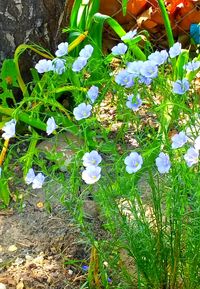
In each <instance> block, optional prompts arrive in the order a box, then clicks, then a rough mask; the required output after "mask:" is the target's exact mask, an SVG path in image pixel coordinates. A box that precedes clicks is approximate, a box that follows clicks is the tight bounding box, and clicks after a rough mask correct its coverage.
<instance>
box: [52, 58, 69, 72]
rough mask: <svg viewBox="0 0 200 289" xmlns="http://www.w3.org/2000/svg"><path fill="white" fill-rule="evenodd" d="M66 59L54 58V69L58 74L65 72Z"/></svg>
mask: <svg viewBox="0 0 200 289" xmlns="http://www.w3.org/2000/svg"><path fill="white" fill-rule="evenodd" d="M65 63H66V60H65V59H60V58H54V59H53V60H52V66H53V71H54V72H56V73H57V74H63V73H64V72H65V69H66V68H65Z"/></svg>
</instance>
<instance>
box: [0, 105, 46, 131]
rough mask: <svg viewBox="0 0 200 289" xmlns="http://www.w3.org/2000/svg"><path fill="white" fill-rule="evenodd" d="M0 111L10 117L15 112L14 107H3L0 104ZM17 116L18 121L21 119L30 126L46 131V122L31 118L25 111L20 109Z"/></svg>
mask: <svg viewBox="0 0 200 289" xmlns="http://www.w3.org/2000/svg"><path fill="white" fill-rule="evenodd" d="M0 113H2V114H5V115H8V116H11V117H12V116H13V115H14V113H15V109H12V108H7V107H6V108H5V107H2V106H0ZM17 118H18V119H19V120H20V121H23V122H25V123H27V124H28V125H31V126H33V127H35V128H38V129H40V130H43V131H46V124H45V123H44V122H42V121H41V120H39V119H33V118H31V117H30V115H29V114H27V113H25V112H21V111H20V112H19V113H18V114H17Z"/></svg>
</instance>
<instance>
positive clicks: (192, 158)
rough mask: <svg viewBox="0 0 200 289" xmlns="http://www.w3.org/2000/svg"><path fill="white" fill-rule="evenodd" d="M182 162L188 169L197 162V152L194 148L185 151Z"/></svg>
mask: <svg viewBox="0 0 200 289" xmlns="http://www.w3.org/2000/svg"><path fill="white" fill-rule="evenodd" d="M184 160H185V161H186V163H187V166H188V167H189V168H190V167H191V166H193V165H195V164H197V163H198V161H199V152H198V150H196V149H195V148H193V147H191V148H189V149H188V150H187V153H186V154H185V155H184Z"/></svg>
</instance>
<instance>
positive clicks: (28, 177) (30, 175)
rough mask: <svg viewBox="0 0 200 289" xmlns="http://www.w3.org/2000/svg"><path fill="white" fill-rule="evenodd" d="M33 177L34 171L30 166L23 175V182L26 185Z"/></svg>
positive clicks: (30, 182)
mask: <svg viewBox="0 0 200 289" xmlns="http://www.w3.org/2000/svg"><path fill="white" fill-rule="evenodd" d="M34 178H35V173H34V170H33V169H32V168H31V169H29V170H28V173H27V175H26V177H25V183H26V184H27V185H30V184H32V182H33V180H34Z"/></svg>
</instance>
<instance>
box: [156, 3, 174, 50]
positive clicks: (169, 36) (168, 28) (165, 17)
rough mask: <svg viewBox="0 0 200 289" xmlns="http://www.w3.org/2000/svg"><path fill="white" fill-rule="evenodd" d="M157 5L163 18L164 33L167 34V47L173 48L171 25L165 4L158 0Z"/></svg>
mask: <svg viewBox="0 0 200 289" xmlns="http://www.w3.org/2000/svg"><path fill="white" fill-rule="evenodd" d="M158 4H159V7H160V10H161V13H162V17H163V21H164V25H165V29H166V33H167V39H168V42H169V46H170V47H171V46H173V44H174V36H173V32H172V27H171V23H170V20H169V16H168V13H167V10H166V7H165V3H164V1H163V0H158Z"/></svg>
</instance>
